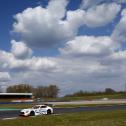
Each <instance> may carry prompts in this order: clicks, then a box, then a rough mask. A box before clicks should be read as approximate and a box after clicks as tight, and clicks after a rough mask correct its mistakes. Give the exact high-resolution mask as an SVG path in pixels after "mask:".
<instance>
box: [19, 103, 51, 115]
mask: <svg viewBox="0 0 126 126" xmlns="http://www.w3.org/2000/svg"><path fill="white" fill-rule="evenodd" d="M49 114H53V108H52V107H50V106H47V105H35V106H34V107H32V108H28V109H22V110H21V111H20V116H36V115H49Z"/></svg>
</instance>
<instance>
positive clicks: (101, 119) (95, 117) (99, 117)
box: [0, 110, 126, 126]
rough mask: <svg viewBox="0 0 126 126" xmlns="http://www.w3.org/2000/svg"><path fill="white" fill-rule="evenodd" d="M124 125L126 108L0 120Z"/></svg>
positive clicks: (58, 125) (3, 124)
mask: <svg viewBox="0 0 126 126" xmlns="http://www.w3.org/2000/svg"><path fill="white" fill-rule="evenodd" d="M51 125H52V126H108V125H109V126H126V110H118V111H97V112H96V111H95V112H82V113H73V114H72V113H71V114H63V115H56V116H54V115H50V116H38V117H30V118H19V119H14V120H1V121H0V126H51Z"/></svg>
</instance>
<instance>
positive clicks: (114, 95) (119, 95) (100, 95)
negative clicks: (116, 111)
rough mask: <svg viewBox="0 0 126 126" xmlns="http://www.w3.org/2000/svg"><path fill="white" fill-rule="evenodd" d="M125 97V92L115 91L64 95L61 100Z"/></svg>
mask: <svg viewBox="0 0 126 126" xmlns="http://www.w3.org/2000/svg"><path fill="white" fill-rule="evenodd" d="M103 98H108V99H125V98H126V93H123V94H122V93H120V94H119V93H117V94H92V95H85V96H80V97H75V96H74V97H64V98H61V100H65V101H71V100H96V99H103Z"/></svg>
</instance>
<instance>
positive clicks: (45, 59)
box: [0, 0, 126, 95]
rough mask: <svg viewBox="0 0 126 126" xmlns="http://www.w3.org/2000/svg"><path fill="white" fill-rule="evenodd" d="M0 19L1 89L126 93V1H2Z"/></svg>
mask: <svg viewBox="0 0 126 126" xmlns="http://www.w3.org/2000/svg"><path fill="white" fill-rule="evenodd" d="M0 17H1V18H0V84H1V85H11V84H17V83H28V84H32V85H33V86H38V85H43V86H46V85H49V84H56V85H58V86H59V88H60V89H61V90H60V94H61V95H63V94H68V93H72V92H75V91H78V90H84V91H101V90H104V89H105V88H106V87H110V88H113V89H115V90H124V87H125V86H124V85H125V84H126V0H21V1H19V0H13V1H9V0H1V1H0Z"/></svg>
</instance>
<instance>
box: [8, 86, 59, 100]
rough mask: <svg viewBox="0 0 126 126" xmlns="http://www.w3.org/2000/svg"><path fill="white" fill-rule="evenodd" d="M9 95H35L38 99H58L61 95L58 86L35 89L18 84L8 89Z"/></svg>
mask: <svg viewBox="0 0 126 126" xmlns="http://www.w3.org/2000/svg"><path fill="white" fill-rule="evenodd" d="M6 92H7V93H33V95H34V96H35V97H36V98H41V97H44V98H56V97H57V96H58V93H59V88H58V86H57V85H49V86H38V87H33V86H31V85H29V84H18V85H12V86H9V87H7V89H6Z"/></svg>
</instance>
